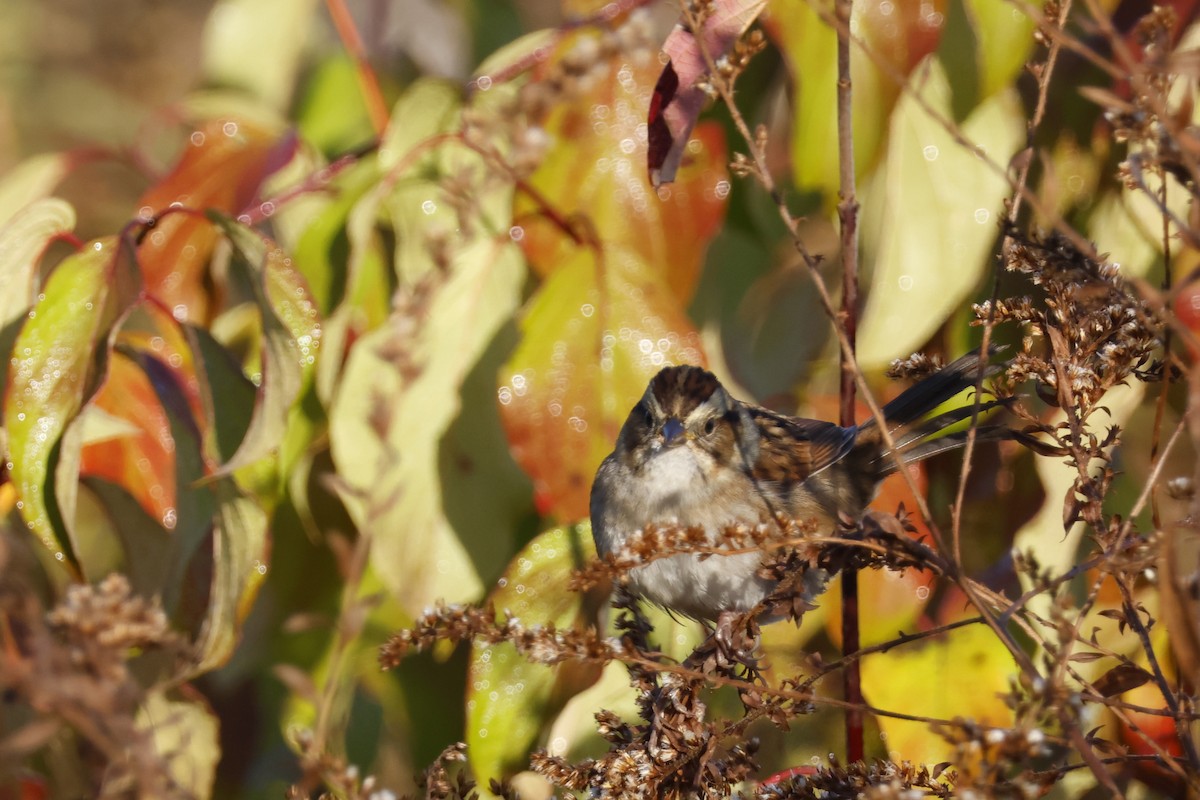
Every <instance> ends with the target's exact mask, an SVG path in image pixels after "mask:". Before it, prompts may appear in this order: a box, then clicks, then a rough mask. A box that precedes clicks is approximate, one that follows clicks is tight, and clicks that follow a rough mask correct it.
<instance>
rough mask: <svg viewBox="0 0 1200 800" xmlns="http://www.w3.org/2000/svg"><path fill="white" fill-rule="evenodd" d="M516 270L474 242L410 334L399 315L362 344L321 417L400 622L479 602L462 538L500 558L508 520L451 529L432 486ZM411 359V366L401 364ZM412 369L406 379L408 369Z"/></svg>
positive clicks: (519, 269)
mask: <svg viewBox="0 0 1200 800" xmlns="http://www.w3.org/2000/svg"><path fill="white" fill-rule="evenodd" d="M524 277H525V269H524V264H523V262H522V259H521V256H520V253H519V252H518V251H517V250H516V247H515V246H514V245H511V244H510V245H495V244H493V243H492V242H490V241H488V240H486V239H483V240H481V241H476V242H474V243H472V245H471V246H470V247H467V248H465V249H464V251H463V252H462V254H461V256H460V257H458V258H456V259H455V263H454V267H453V269H452V271H451V272H450V274H449V275H448V276H447V280H446V283H445V284H444V285H442V286H441V287H439V288H438V289H437V290H436V292H435V294H434V296H433V298H432V302H431V304H430V306H429V309H428V312H427V315H426V316H425V317H424V322H423V324H422V325H421V326H420V328H419V329H415V330H408V328H407V326H408V324H409V321H408V320H406V319H405V317H404V316H403V315H397V317H396V318H395V319H394V320H392V321H391V322H390V323H388V324H385V325H384V326H383V327H382V328H380V329H379V330H377V331H374V332H372V333H371V334H368V335H367V336H366V337H364V338H363V339H360V340H359V341H358V342H357V343H356V344H355V346H354V349H353V350H352V351H351V354H350V358H349V362H348V363H347V365H346V370H345V374H344V376H343V379H342V381H341V385H340V386H339V388H338V393H337V396H336V398H335V400H334V405H333V408H332V410H331V412H330V445H331V448H332V454H333V460H334V463H335V464H336V466H337V471H338V474H339V475H340V476H341V477H342V478H343V479H344V480H345V481H346V483H347V485H348V487H349V488H350V489H351V492H352V496H347V497H344V498H343V499H344V500H345V501H346V503H347V506H348V508H349V509H350V511H351V513H352V515H353V516H354V518H355V522H356V523H357V524H358V525H359V526H360V527H364V526H370V528H371V530H372V531H373V532H374V534H375V536H376V541H375V546H374V548H373V549H372V552H371V557H372V561H373V563H375V565H376V568H377V570H378V571H379V573H380V574H381V575H382V576H383V578H384V580H385V581H386V582H387V585H388V588H389V589H390V590H391V592H392V593H393V596H395V597H396V598H397V599H398V600H399V602H400V603H401V605H402V606H403V607H404V609H405V610H406V611H408V612H409V613H411V614H414V615H415V614H416V613H419V612H420V610H421V609H423V608H424V607H425V606H427V605H429V604H430V603H432V602H433V601H435V600H437V599H439V598H440V599H445V600H449V601H464V600H473V599H478V597H479V596H480V595H481V594H482V591H483V584H482V582H481V580H480V577H479V573H478V570H477V568H476V566H475V564H474V563H473V560H472V557H471V553H470V552H469V551H468V550H467V548H465V547H464V545H463V541H462V539H461V537H462V536H463V535H471V534H473V535H474V536H476V537H480V536H484V535H485V536H486V538H487V540H488V542H485V543H483V544H485V545H487V544H488V543H489V542H490V546H491V547H499V548H501V552H508V550H507V548H508V547H509V546H511V545H510V542H511V538H512V535H513V534H512V525H513V522H512V521H505V520H499V519H498V520H497V525H496V527H495V528H494V529H492V530H489V531H486V532H484V531H460V530H456V529H455V528H454V527H453V526H452V525H451V523H450V521H449V520H448V519H447V515H446V511H445V509H444V508H443V489H442V487H441V485H440V480H439V461H440V449H441V444H442V441H443V437H444V435H445V433H446V431H447V430H448V428H449V427H450V425H451V423H452V422H453V421H454V419H455V418H456V416H457V415H458V413H459V409H460V408H461V407H462V405H461V404H462V400H461V398H460V395H459V391H460V387H461V386H462V383H463V381H464V379H465V377H466V375H467V374H468V373H469V372H470V371H471V370H472V369H473V368H474V365H475V364H476V362H477V361H478V360H479V358H480V357H481V356H482V355H483V353H484V352H485V350H486V349H487V347H488V345H489V343H490V342H491V340H492V338H493V337H494V336H495V335H496V332H497V331H498V330H499V329H500V327H501V325H503V324H504V323H505V322H506V321H507V320H508V319H510V318H511V316H512V314H513V312H514V310H515V308H516V306H517V301H518V299H519V296H520V290H521V285H522V283H523V281H524ZM410 359H411V361H410ZM410 367H411V369H410Z"/></svg>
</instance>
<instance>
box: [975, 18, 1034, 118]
mask: <svg viewBox="0 0 1200 800" xmlns="http://www.w3.org/2000/svg"><path fill="white" fill-rule="evenodd" d="M963 3H964V5H965V7H966V10H967V17H968V18H969V19H970V21H971V27H972V28H974V30H975V41H976V43H977V48H978V49H977V52H976V60H977V62H978V64H979V83H980V86H979V97H980V99H981V100H986V99H987V98H989V97H991V96H992V95H993V94H995V93H996V92H999V91H1001V90H1002V89H1005V88H1007V87H1008V86H1009V85H1010V84H1012V82H1013V81H1014V80H1016V78H1017V76H1018V75H1019V74H1020V73H1021V70H1023V69H1024V68H1025V62H1026V61H1027V60H1028V58H1029V51H1030V50H1031V49H1032V48H1033V43H1034V38H1033V29H1034V23H1033V20H1032V19H1031V18H1030V16H1029V14H1027V13H1026V12H1025V10H1024V9H1023V8H1022V7H1020V6H1015V5H1013V4H1012V3H1007V2H1005V0H963Z"/></svg>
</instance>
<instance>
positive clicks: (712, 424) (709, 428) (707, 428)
mask: <svg viewBox="0 0 1200 800" xmlns="http://www.w3.org/2000/svg"><path fill="white" fill-rule="evenodd" d="M716 429H717V420H716V419H715V418H710V419H709V420H708V421H707V422H705V423H704V435H705V436H711V435H712V432H713V431H715V430H716Z"/></svg>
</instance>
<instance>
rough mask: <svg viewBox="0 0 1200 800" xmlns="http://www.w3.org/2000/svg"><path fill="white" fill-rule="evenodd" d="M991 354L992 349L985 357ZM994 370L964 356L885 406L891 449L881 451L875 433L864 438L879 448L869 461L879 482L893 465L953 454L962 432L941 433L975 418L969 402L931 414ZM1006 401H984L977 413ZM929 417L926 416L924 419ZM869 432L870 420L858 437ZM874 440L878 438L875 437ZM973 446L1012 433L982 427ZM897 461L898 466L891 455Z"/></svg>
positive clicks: (962, 440) (962, 438) (976, 358)
mask: <svg viewBox="0 0 1200 800" xmlns="http://www.w3.org/2000/svg"><path fill="white" fill-rule="evenodd" d="M995 352H997V350H996V349H995V348H993V349H992V351H991V353H995ZM999 371H1000V367H999V366H998V365H995V364H991V363H988V361H987V360H986V359H984V358H983V357H982V356H981V354H979V353H969V354H967V355H965V356H963V357H962V358H960V359H958V360H957V361H954V362H952V363H951V364H948V365H947V366H946V367H944V368H943V369H941V370H939V371H938V372H935V373H934V374H932V375H930V376H929V377H927V378H925V379H923V380H921V381H919V382H918V383H916V384H914V385H913V386H911V387H909V388H908V389H906V390H905V391H903V392H901V393H900V395H899V396H898V397H897V398H896V399H895V400H892V401H891V402H890V403H888V404H887V405H885V406H884V407H883V409H882V411H883V418H884V419H885V420H887V423H888V432H889V433H890V434H891V438H892V442H893V447H892V448H889V447H887V445H886V443H885V442H884V441H883V437H882V436H881V435H880V433H879V432H878V431H877V430H876V431H872V432H871V433H873V434H874V435H870V434H868V437H867V438H870V439H876V440H877V441H878V442H879V444H880V448H879V450H878V453H877V455H876V456H875V457H874V458H873V459H872V466H873V467H874V468H875V470H876V474H877V475H878V476H879V477H880V478H882V477H883V476H885V475H888V474H890V473H892V472H895V471H896V469H897V467H898V465H899V461H902V462H904V463H911V462H914V461H923V460H924V459H926V458H929V457H931V456H935V455H937V454H939V453H944V452H946V451H947V450H954V449H956V448H959V447H962V446H963V445H964V444H966V441H967V437H968V431H967V430H958V431H953V432H950V433H945V430H946V429H947V428H950V427H952V426H954V425H955V424H957V423H960V422H963V421H964V420H968V419H970V418H971V416H972V414H974V413H975V403H974V398H973V397H972V398H970V399H969V400H968V401H967V402H966V403H965V404H964V405H961V406H958V407H956V408H952V409H950V410H948V411H943V412H941V413H939V414H933V412H934V411H935V410H936V409H937V407H938V406H940V405H942V404H943V403H945V402H946V401H947V400H949V399H951V398H952V397H954V396H955V395H957V394H959V393H960V392H962V391H964V390H966V389H969V388H972V387H974V386H975V385H976V384H977V383H978V382H979V381H980V372H982V373H983V377H984V378H986V377H988V376H990V375H994V374H996V373H997V372H999ZM1009 402H1010V401H1009V400H1007V399H997V398H990V399H984V400H983V401H982V402H981V403H980V404H979V413H980V414H985V413H986V412H989V411H992V410H993V409H996V408H1002V407H1004V406H1006V405H1008V403H1009ZM931 414H932V416H930V415H931ZM874 427H875V421H874V420H868V421H867V422H865V423H863V424H862V425H861V426H860V436H861V434H862V433H867V432H868V431H869V430H870V429H871V428H874ZM876 437H878V438H876ZM975 437H976V440H977V441H982V440H998V439H1011V438H1013V431H1012V430H1011V429H1010V428H1009V427H1008V426H1005V425H994V424H989V425H982V426H977V427H976V429H975ZM896 454H898V455H899V456H900V459H899V461H898V460H897V459H896V457H895V455H896Z"/></svg>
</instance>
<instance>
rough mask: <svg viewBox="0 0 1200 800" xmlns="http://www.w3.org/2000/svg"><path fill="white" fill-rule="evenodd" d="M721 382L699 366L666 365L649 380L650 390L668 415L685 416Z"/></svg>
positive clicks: (709, 395)
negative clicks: (666, 366)
mask: <svg viewBox="0 0 1200 800" xmlns="http://www.w3.org/2000/svg"><path fill="white" fill-rule="evenodd" d="M720 385H721V384H720V383H719V382H718V381H717V378H716V376H715V375H713V374H712V373H711V372H709V371H708V370H704V369H701V368H700V367H692V366H683V367H668V368H666V369H664V370H662V371H661V372H659V373H658V374H657V375H655V376H654V378H653V379H652V380H651V381H650V388H651V391H652V392H653V393H654V397H655V398H656V399H657V400H658V402H659V405H661V406H662V408H663V411H665V412H666V413H667V414H668V415H669V416H677V417H679V418H680V419H682V418H684V417H686V416H687V415H688V414H690V413H691V412H692V411H695V410H696V407H697V406H699V405H700V404H701V403H703V402H704V401H705V400H707V399H708V398H709V397H711V396H712V393H713V392H715V391H716V390H717V387H718V386H720Z"/></svg>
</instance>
